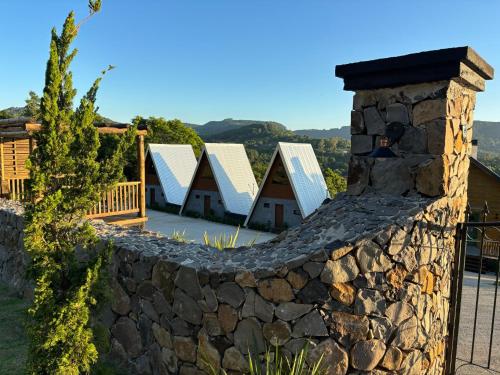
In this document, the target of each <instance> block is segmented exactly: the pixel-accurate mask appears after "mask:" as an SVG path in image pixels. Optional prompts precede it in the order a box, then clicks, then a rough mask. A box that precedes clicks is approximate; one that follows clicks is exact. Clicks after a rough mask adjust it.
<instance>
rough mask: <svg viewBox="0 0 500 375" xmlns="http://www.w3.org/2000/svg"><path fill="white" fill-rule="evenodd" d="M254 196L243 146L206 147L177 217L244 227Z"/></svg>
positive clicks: (218, 144) (219, 144)
mask: <svg viewBox="0 0 500 375" xmlns="http://www.w3.org/2000/svg"><path fill="white" fill-rule="evenodd" d="M256 193H257V182H256V181H255V176H254V174H253V171H252V167H251V166H250V162H249V160H248V157H247V154H246V152H245V148H244V147H243V145H242V144H228V143H206V144H205V146H204V148H203V151H202V154H201V156H200V158H199V160H198V165H197V167H196V171H195V173H194V175H193V179H192V181H191V184H190V187H189V189H188V193H187V194H186V198H185V200H184V204H183V205H182V208H181V212H180V213H181V215H186V216H197V217H205V218H207V219H213V220H223V221H226V222H232V223H238V222H240V223H243V221H244V220H245V218H246V216H247V215H248V212H249V210H250V207H251V206H252V203H253V201H254V199H255V195H256Z"/></svg>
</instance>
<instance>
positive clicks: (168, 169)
mask: <svg viewBox="0 0 500 375" xmlns="http://www.w3.org/2000/svg"><path fill="white" fill-rule="evenodd" d="M147 155H151V159H152V160H153V164H154V167H155V169H156V174H157V175H158V179H159V180H160V185H161V189H162V191H163V195H164V197H165V200H166V201H167V202H168V203H172V204H177V205H179V206H180V205H181V204H182V203H183V202H184V197H185V196H186V193H187V191H188V188H189V184H190V182H191V179H192V177H193V174H194V171H195V169H196V156H195V155H194V152H193V148H192V147H191V145H169V144H149V145H148V150H147V154H146V157H147Z"/></svg>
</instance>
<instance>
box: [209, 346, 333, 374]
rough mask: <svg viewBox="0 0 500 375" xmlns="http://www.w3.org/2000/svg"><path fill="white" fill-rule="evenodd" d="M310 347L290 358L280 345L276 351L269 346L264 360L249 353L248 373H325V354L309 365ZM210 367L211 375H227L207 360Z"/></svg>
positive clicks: (305, 347)
mask: <svg viewBox="0 0 500 375" xmlns="http://www.w3.org/2000/svg"><path fill="white" fill-rule="evenodd" d="M308 351H309V347H308V345H307V344H306V345H305V346H304V347H303V348H302V349H301V350H300V351H299V352H298V353H296V354H295V355H293V356H292V359H291V360H290V359H289V358H288V357H287V356H285V355H283V354H282V353H281V351H280V349H279V347H278V346H276V347H274V352H271V350H270V349H269V348H268V349H267V350H266V353H265V354H264V359H263V361H261V360H260V358H259V356H258V355H257V356H253V355H252V354H251V353H250V352H249V353H248V374H250V375H323V374H326V372H327V371H326V369H325V366H324V364H323V355H322V356H321V357H320V358H319V359H318V360H317V361H316V362H315V363H313V364H311V365H309V366H308V365H307V363H306V358H307V354H308ZM205 363H206V365H207V367H208V368H209V369H210V374H211V375H220V374H222V375H227V372H226V371H225V370H223V369H222V370H220V371H217V370H216V369H215V368H214V367H213V366H212V365H210V363H208V362H205Z"/></svg>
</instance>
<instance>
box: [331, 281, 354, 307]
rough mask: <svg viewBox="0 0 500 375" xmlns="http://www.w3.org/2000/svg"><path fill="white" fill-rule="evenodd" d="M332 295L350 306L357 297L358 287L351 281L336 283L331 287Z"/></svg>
mask: <svg viewBox="0 0 500 375" xmlns="http://www.w3.org/2000/svg"><path fill="white" fill-rule="evenodd" d="M330 295H331V296H332V297H333V298H334V299H336V300H337V301H339V302H340V303H343V304H344V305H347V306H350V305H352V304H353V303H354V299H355V298H356V288H355V287H354V286H353V285H351V284H350V283H334V284H332V286H331V288H330Z"/></svg>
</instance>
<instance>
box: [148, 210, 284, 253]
mask: <svg viewBox="0 0 500 375" xmlns="http://www.w3.org/2000/svg"><path fill="white" fill-rule="evenodd" d="M147 215H148V218H149V220H148V221H147V222H146V229H147V230H151V231H155V232H158V233H162V234H163V235H165V236H169V237H170V236H171V235H172V232H173V231H174V230H176V231H180V232H183V231H185V234H184V235H185V236H186V238H187V239H188V240H191V241H195V242H199V243H202V242H203V233H205V231H206V232H207V233H208V234H209V235H210V237H211V238H213V237H214V236H220V235H221V234H224V233H225V234H227V235H230V234H234V233H235V232H236V229H237V228H236V227H233V226H231V225H226V224H220V223H214V222H212V221H208V220H203V219H194V218H191V217H185V216H180V215H174V214H167V213H165V212H161V211H154V210H148V211H147ZM275 236H276V235H275V234H273V233H267V232H258V231H255V230H251V229H245V228H240V233H239V236H238V246H241V245H245V244H247V243H248V242H250V241H253V240H254V239H255V238H256V239H257V240H256V242H257V243H260V242H266V241H268V240H270V239H272V238H273V237H275Z"/></svg>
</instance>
